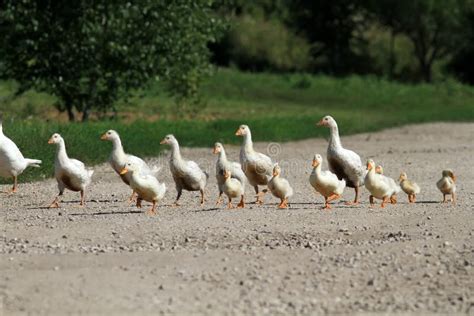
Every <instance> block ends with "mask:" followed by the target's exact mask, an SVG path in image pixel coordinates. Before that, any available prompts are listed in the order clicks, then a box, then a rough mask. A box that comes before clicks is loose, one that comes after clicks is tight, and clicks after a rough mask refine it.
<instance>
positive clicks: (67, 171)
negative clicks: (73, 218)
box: [48, 133, 94, 207]
mask: <svg viewBox="0 0 474 316" xmlns="http://www.w3.org/2000/svg"><path fill="white" fill-rule="evenodd" d="M48 143H49V144H56V146H57V150H56V157H55V160H54V177H55V178H56V181H57V182H58V189H59V194H58V196H57V197H56V198H55V200H54V201H53V203H51V205H50V207H59V199H60V196H62V195H63V193H64V189H69V190H71V191H75V192H80V193H81V203H80V205H81V206H83V205H84V204H85V193H84V192H85V190H86V188H87V186H88V185H89V184H90V183H91V177H92V174H93V173H94V170H92V169H87V168H86V167H85V165H84V163H83V162H81V161H79V160H77V159H71V158H69V157H68V155H67V152H66V145H65V143H64V139H63V138H62V137H61V135H59V134H57V133H56V134H53V135H52V136H51V138H50V139H49V141H48Z"/></svg>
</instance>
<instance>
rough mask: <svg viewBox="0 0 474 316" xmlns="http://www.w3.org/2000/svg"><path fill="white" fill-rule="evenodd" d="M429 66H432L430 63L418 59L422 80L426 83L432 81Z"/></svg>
mask: <svg viewBox="0 0 474 316" xmlns="http://www.w3.org/2000/svg"><path fill="white" fill-rule="evenodd" d="M431 66H432V63H429V62H425V61H423V62H422V61H420V68H421V74H422V76H423V80H424V81H425V82H428V83H430V82H432V80H433V78H432V71H431Z"/></svg>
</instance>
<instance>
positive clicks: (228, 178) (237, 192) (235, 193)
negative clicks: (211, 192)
mask: <svg viewBox="0 0 474 316" xmlns="http://www.w3.org/2000/svg"><path fill="white" fill-rule="evenodd" d="M222 190H223V191H224V193H225V195H227V198H228V199H229V203H228V204H227V208H233V206H232V199H233V198H238V197H240V199H241V200H240V201H241V202H240V203H239V205H237V208H242V207H244V204H243V202H242V201H243V200H244V186H243V185H242V182H240V181H239V180H238V179H237V178H232V174H231V172H230V171H228V170H224V183H223V184H222Z"/></svg>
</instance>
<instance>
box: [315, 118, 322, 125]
mask: <svg viewBox="0 0 474 316" xmlns="http://www.w3.org/2000/svg"><path fill="white" fill-rule="evenodd" d="M316 126H324V121H323V119H321V120H320V121H319V122H318V123H316Z"/></svg>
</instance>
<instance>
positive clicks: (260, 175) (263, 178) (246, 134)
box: [235, 125, 273, 204]
mask: <svg viewBox="0 0 474 316" xmlns="http://www.w3.org/2000/svg"><path fill="white" fill-rule="evenodd" d="M235 135H237V136H242V137H243V138H244V140H243V142H242V146H241V148H240V164H241V165H242V170H243V172H244V173H245V175H246V176H247V179H248V181H249V183H250V184H251V185H252V186H253V187H254V189H255V193H256V194H257V201H256V203H258V204H261V203H263V202H262V200H261V199H260V195H259V192H258V186H259V185H267V184H268V181H270V178H271V176H272V170H273V162H272V159H271V158H270V157H268V156H267V155H264V154H262V153H259V152H256V151H255V150H254V149H253V142H252V134H251V132H250V128H249V127H248V126H247V125H240V127H239V129H238V130H237V131H236V132H235Z"/></svg>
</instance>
